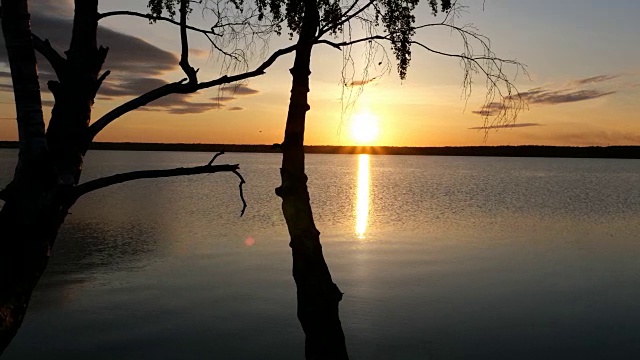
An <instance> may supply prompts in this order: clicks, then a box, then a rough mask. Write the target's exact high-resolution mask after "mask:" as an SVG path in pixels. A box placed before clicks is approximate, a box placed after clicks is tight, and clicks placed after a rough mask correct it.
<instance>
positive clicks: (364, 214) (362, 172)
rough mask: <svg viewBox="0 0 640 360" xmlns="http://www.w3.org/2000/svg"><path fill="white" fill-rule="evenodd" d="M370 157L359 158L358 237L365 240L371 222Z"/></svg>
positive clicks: (365, 155) (361, 156)
mask: <svg viewBox="0 0 640 360" xmlns="http://www.w3.org/2000/svg"><path fill="white" fill-rule="evenodd" d="M369 184H370V174H369V155H367V154H360V155H359V156H358V188H357V196H356V236H357V237H358V238H359V239H364V238H365V236H364V234H365V232H366V231H367V222H368V221H369V195H370V194H369Z"/></svg>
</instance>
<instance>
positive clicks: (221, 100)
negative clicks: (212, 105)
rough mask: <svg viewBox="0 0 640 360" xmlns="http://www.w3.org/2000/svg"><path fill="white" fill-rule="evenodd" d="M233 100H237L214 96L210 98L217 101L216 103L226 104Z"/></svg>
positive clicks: (229, 97)
mask: <svg viewBox="0 0 640 360" xmlns="http://www.w3.org/2000/svg"><path fill="white" fill-rule="evenodd" d="M235 99H237V98H236V97H234V96H216V97H212V98H211V100H213V101H217V102H227V101H231V100H235Z"/></svg>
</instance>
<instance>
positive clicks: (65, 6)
mask: <svg viewBox="0 0 640 360" xmlns="http://www.w3.org/2000/svg"><path fill="white" fill-rule="evenodd" d="M30 10H31V15H32V16H31V17H32V26H33V32H34V34H36V35H38V36H40V37H41V38H46V39H48V40H49V41H50V42H51V45H52V46H53V47H54V48H55V49H56V50H58V52H60V53H61V54H63V50H66V49H67V48H68V46H69V41H70V38H71V30H72V27H73V24H72V16H73V1H70V0H64V1H61V0H55V1H54V0H41V1H38V2H37V5H34V6H32V7H31V9H30ZM97 36H98V43H99V44H101V45H103V46H106V47H109V49H110V50H109V54H108V56H107V59H106V61H105V64H104V66H103V69H104V70H111V71H112V75H111V76H110V77H108V78H107V79H106V81H105V82H104V84H103V86H102V88H101V89H100V92H99V94H98V95H99V96H101V98H104V97H107V98H113V97H119V96H135V95H140V94H142V93H143V92H146V91H149V90H152V89H154V88H156V87H157V86H161V85H162V84H164V81H162V80H157V78H159V77H161V76H162V75H163V74H165V73H166V72H168V71H171V70H174V69H177V68H178V61H179V59H178V57H177V55H176V54H174V53H171V52H168V51H165V50H163V49H160V48H159V47H157V46H155V45H152V44H150V43H148V42H146V41H145V40H143V39H141V38H138V37H136V36H132V35H127V34H124V33H121V32H118V31H115V30H111V29H108V28H105V27H102V26H99V27H98V35H97ZM0 62H1V63H4V64H6V63H7V52H6V48H5V44H4V37H2V36H0ZM38 67H39V69H38V72H39V75H40V80H41V84H40V87H41V88H42V89H46V88H47V86H46V82H47V80H53V79H55V78H56V76H55V74H54V72H53V69H52V68H51V66H50V65H49V64H48V62H47V61H46V60H45V59H44V58H42V57H41V56H39V55H38ZM9 76H10V74H9V73H8V72H6V71H3V72H0V80H1V81H2V82H4V83H5V84H0V91H5V92H12V91H13V88H12V87H11V86H10V85H7V83H9V84H10V80H8V79H9ZM4 79H7V80H4Z"/></svg>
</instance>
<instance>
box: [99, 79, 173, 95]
mask: <svg viewBox="0 0 640 360" xmlns="http://www.w3.org/2000/svg"><path fill="white" fill-rule="evenodd" d="M166 84H167V82H166V81H164V80H161V79H154V78H136V79H133V80H123V81H121V82H118V83H110V82H105V83H104V84H103V85H102V87H101V88H100V92H99V94H100V95H102V96H107V97H113V96H137V95H140V94H143V93H146V92H148V91H151V90H153V89H155V88H158V87H160V86H162V85H166Z"/></svg>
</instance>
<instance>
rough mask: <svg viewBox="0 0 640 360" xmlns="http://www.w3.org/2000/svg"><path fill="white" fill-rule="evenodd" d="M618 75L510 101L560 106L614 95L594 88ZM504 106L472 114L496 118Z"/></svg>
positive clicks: (546, 89)
mask: <svg viewBox="0 0 640 360" xmlns="http://www.w3.org/2000/svg"><path fill="white" fill-rule="evenodd" d="M618 77H619V75H598V76H592V77H588V78H584V79H578V80H574V81H571V82H570V83H569V85H568V86H565V87H564V88H559V89H558V88H556V89H554V88H551V87H539V88H534V89H531V90H528V91H525V92H522V93H520V94H518V95H512V96H511V97H509V98H510V99H512V100H513V99H515V100H520V99H521V100H523V101H525V102H526V103H527V104H529V105H561V104H567V103H575V102H579V101H588V100H594V99H598V98H602V97H606V96H610V95H613V94H616V93H617V92H618V90H612V89H611V88H610V87H609V88H594V85H600V84H602V83H604V82H607V81H610V80H613V79H616V78H618ZM505 106H506V105H505V104H503V103H499V102H493V103H490V104H488V105H486V106H483V107H482V108H480V109H479V110H476V111H472V113H473V114H476V115H480V116H482V117H493V116H497V115H498V114H500V113H501V112H504V111H505V110H508V108H505Z"/></svg>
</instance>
